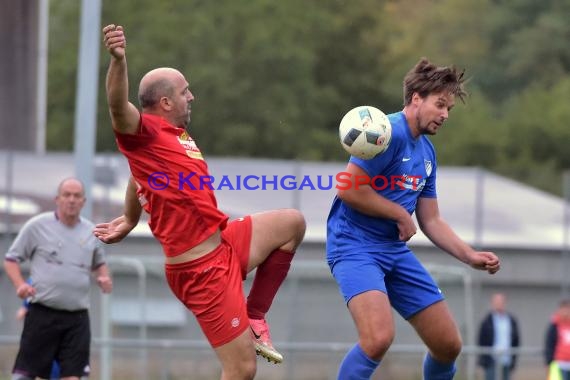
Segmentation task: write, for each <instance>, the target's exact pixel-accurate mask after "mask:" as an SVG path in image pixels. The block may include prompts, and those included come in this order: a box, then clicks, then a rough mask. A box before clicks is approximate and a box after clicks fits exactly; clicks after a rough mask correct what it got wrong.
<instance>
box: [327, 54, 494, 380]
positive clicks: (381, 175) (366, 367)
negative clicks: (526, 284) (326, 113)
mask: <svg viewBox="0 0 570 380" xmlns="http://www.w3.org/2000/svg"><path fill="white" fill-rule="evenodd" d="M463 84H464V76H463V72H459V71H457V70H456V69H455V68H454V67H438V66H436V65H434V64H432V63H430V62H429V61H428V60H427V59H425V58H422V59H421V60H420V61H419V62H418V63H417V64H416V65H415V66H414V67H413V68H412V69H411V70H410V71H409V72H408V74H407V75H406V76H405V78H404V109H403V110H402V111H401V112H397V113H394V114H391V115H388V117H389V119H390V122H391V124H392V142H391V143H390V146H389V148H388V150H387V151H386V152H384V153H383V154H381V155H378V156H376V157H375V158H373V159H371V160H362V159H358V158H355V157H351V159H350V161H349V163H348V166H347V169H346V173H347V175H349V176H350V177H351V178H352V179H353V182H352V183H353V185H351V186H343V187H342V188H341V187H340V186H339V190H338V194H337V196H336V198H335V200H334V203H333V205H332V208H331V210H330V214H329V217H328V222H327V261H328V264H329V266H330V269H331V272H332V274H333V276H334V278H335V280H336V281H337V283H338V285H339V288H340V292H341V294H342V296H343V297H344V299H345V301H346V303H347V306H348V309H349V311H350V314H351V315H352V318H353V319H354V322H355V325H356V328H357V330H358V337H359V339H358V343H357V344H356V345H355V346H354V347H353V348H352V349H351V350H350V351H349V352H348V353H347V354H346V356H345V358H344V359H343V361H342V363H341V365H340V368H339V372H338V379H339V380H348V379H350V380H356V379H370V378H371V376H372V374H373V372H374V370H375V369H376V368H377V367H378V365H379V364H380V361H381V359H382V357H383V356H384V354H385V353H386V351H387V350H388V348H389V346H390V344H391V343H392V341H393V339H394V321H393V320H392V313H391V307H393V308H394V309H395V310H396V311H397V312H398V313H399V314H400V315H401V316H402V317H403V318H405V319H406V320H407V321H408V322H409V323H410V324H411V325H412V326H413V327H414V328H415V330H416V331H417V333H418V335H419V336H420V338H421V339H422V340H423V342H424V343H425V344H426V345H427V347H428V349H429V351H428V354H427V355H426V358H425V360H424V368H423V373H424V379H425V380H436V379H437V380H448V379H452V378H453V376H454V374H455V360H456V358H457V356H458V355H459V352H460V351H461V336H460V334H459V331H458V329H457V326H456V324H455V321H454V320H453V317H452V316H451V313H450V311H449V309H448V307H447V304H446V302H445V301H444V297H443V295H442V294H441V291H440V290H439V289H438V287H437V285H436V284H435V282H434V280H433V279H432V278H431V276H430V275H429V273H428V272H427V270H426V269H425V268H424V267H423V266H422V264H421V263H420V262H419V261H418V259H417V258H416V257H415V255H414V254H413V252H412V251H410V249H409V248H408V246H407V244H406V242H407V241H408V240H409V239H410V238H411V237H412V236H413V235H414V234H415V233H416V226H415V224H414V222H413V220H412V214H413V213H414V212H415V213H416V219H417V221H418V224H419V227H420V228H421V229H422V232H423V233H424V234H425V235H426V236H427V237H428V238H429V239H430V240H431V241H432V242H433V243H434V244H435V245H436V246H438V247H439V248H440V249H442V250H443V251H445V252H448V253H449V254H450V255H452V256H454V257H455V258H457V259H458V260H460V261H461V262H463V263H465V264H468V265H470V266H471V267H473V268H475V269H480V270H486V271H487V272H488V273H490V274H493V273H495V272H497V271H498V270H499V267H500V263H499V259H498V258H497V256H496V255H495V254H494V253H492V252H480V251H475V250H474V249H473V248H471V247H470V246H469V245H467V244H466V243H464V242H463V241H462V240H461V239H460V238H459V237H458V236H457V235H456V234H455V233H454V232H453V230H452V229H451V228H450V227H449V225H448V224H447V223H446V222H445V221H444V220H443V219H442V217H441V216H440V214H439V209H438V203H437V192H436V174H437V163H436V157H435V151H434V147H433V145H432V144H431V142H430V141H429V139H428V138H427V137H426V135H435V134H436V133H437V131H438V130H439V128H440V127H441V126H442V125H443V123H444V122H445V121H446V120H447V118H448V116H449V112H450V110H451V109H452V108H453V106H454V103H455V98H456V97H457V98H460V99H461V100H462V101H463V100H464V97H465V96H466V92H465V90H464V88H463ZM374 177H376V180H375V181H371V182H370V183H368V184H364V185H363V184H362V183H363V182H366V181H363V180H362V178H370V179H373V178H374Z"/></svg>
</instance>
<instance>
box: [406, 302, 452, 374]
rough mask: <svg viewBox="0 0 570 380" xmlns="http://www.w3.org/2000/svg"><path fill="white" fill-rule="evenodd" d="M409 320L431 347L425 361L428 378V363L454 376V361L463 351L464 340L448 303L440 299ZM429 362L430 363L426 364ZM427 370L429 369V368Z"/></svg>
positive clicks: (436, 369) (434, 368)
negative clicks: (462, 340)
mask: <svg viewBox="0 0 570 380" xmlns="http://www.w3.org/2000/svg"><path fill="white" fill-rule="evenodd" d="M409 322H410V323H411V324H412V326H414V328H415V329H416V331H417V332H418V335H419V336H420V338H421V339H422V340H423V341H424V343H425V344H426V346H427V347H428V349H429V354H428V355H427V356H426V362H424V376H425V377H426V379H428V380H429V376H427V375H426V369H427V366H428V365H429V366H431V367H432V368H431V369H432V370H435V371H439V372H440V373H441V372H444V373H448V374H449V375H448V376H449V378H450V379H451V378H453V374H454V373H455V366H454V363H455V360H456V359H457V356H459V353H460V352H461V345H462V342H461V335H460V334H459V330H458V328H457V325H456V324H455V321H454V320H453V317H452V315H451V312H450V311H449V308H448V306H447V303H446V302H445V301H439V302H437V303H435V304H433V305H431V306H428V307H427V308H426V309H424V310H422V311H420V312H419V313H418V314H416V315H414V316H413V317H412V318H410V320H409ZM428 362H429V364H426V363H428ZM446 367H447V368H446ZM427 370H428V371H429V368H428V369H427ZM434 373H435V372H434ZM439 378H443V377H438V379H439Z"/></svg>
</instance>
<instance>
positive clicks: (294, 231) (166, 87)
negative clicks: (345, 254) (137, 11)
mask: <svg viewBox="0 0 570 380" xmlns="http://www.w3.org/2000/svg"><path fill="white" fill-rule="evenodd" d="M103 34H104V42H105V45H106V47H107V50H108V51H109V53H110V55H111V62H110V64H109V70H108V73H107V80H106V89H107V101H108V104H109V111H110V114H111V122H112V125H113V130H114V132H115V135H116V137H117V143H118V146H119V149H120V150H121V152H122V153H123V154H124V155H125V157H126V158H127V160H128V162H129V166H130V169H131V173H132V177H131V179H130V181H129V186H128V188H127V194H126V196H125V212H124V215H122V216H120V217H119V218H117V219H115V220H113V221H111V222H109V223H101V224H98V225H97V226H96V228H95V231H94V233H95V235H96V236H97V237H98V238H99V239H101V240H102V241H104V242H106V243H114V242H117V241H120V240H121V239H122V238H123V237H125V236H126V235H127V234H128V233H129V232H130V231H131V230H132V229H133V228H134V226H135V225H136V224H137V223H138V221H139V217H140V214H141V212H142V209H143V208H144V210H145V211H147V212H148V213H149V214H150V218H149V225H150V228H151V230H152V233H153V234H154V236H155V237H156V238H157V239H158V240H159V242H160V243H161V245H162V247H163V250H164V254H165V256H166V258H165V271H166V278H167V281H168V284H169V286H170V288H171V289H172V291H173V292H174V294H175V295H176V296H177V298H178V299H179V300H180V301H181V302H182V303H183V304H184V305H185V306H186V307H187V308H188V309H190V310H191V311H192V312H193V313H194V315H195V316H196V318H197V320H198V322H199V324H200V326H201V328H202V330H203V332H204V334H205V335H206V337H207V339H208V340H209V342H210V344H211V345H212V347H213V348H214V350H215V352H216V354H217V356H218V358H219V360H220V362H221V364H222V376H221V378H222V379H252V378H253V377H254V376H255V372H256V360H255V353H256V352H257V353H258V354H260V355H262V356H264V357H265V358H267V359H268V360H270V361H273V362H275V363H279V362H281V361H282V360H283V357H282V355H281V354H280V353H279V352H277V351H276V350H275V348H274V347H273V345H272V343H271V339H270V335H269V328H268V326H267V323H266V322H265V314H266V313H267V311H268V310H269V307H270V305H271V303H272V301H273V298H274V297H275V294H276V293H277V290H278V289H279V287H280V285H281V283H282V282H283V281H284V279H285V277H286V275H287V272H288V270H289V267H290V265H291V260H292V258H293V255H294V252H295V250H296V248H297V246H298V245H299V244H300V243H301V240H302V239H303V236H304V233H305V221H304V218H303V216H302V214H301V213H300V212H298V211H297V210H292V209H283V210H274V211H268V212H263V213H258V214H253V215H250V216H246V217H244V218H239V219H237V220H235V221H230V222H228V217H227V216H226V215H225V214H224V213H223V212H221V211H220V210H219V209H218V207H217V203H216V198H215V196H214V193H213V190H211V189H210V188H209V187H208V186H203V184H202V186H201V184H200V183H199V179H200V178H202V177H203V176H206V175H208V167H207V165H206V162H205V161H204V159H203V157H202V154H201V153H200V150H199V149H198V147H197V146H196V144H195V143H194V141H193V140H192V138H191V137H190V135H189V134H188V132H187V130H186V129H187V127H188V124H189V122H190V112H191V107H190V106H191V103H192V101H193V100H194V96H193V95H192V93H191V92H190V90H189V87H188V86H189V85H188V82H187V81H186V79H185V77H184V75H182V73H180V72H179V71H178V70H175V69H172V68H158V69H155V70H152V71H150V72H148V73H147V74H146V75H145V76H144V77H143V78H142V80H141V81H140V84H139V93H138V98H139V103H140V106H141V108H142V112H139V110H138V109H137V108H136V107H135V106H134V105H133V104H131V103H130V102H129V101H128V75H127V61H126V55H125V50H126V49H125V48H126V39H125V34H124V31H123V28H122V27H121V26H115V25H108V26H106V27H104V28H103ZM254 268H257V271H256V275H255V278H254V280H253V284H252V287H251V291H250V293H249V295H248V297H247V302H246V300H245V298H244V294H243V288H242V280H243V279H245V276H246V274H247V273H248V272H250V271H252V270H253V269H254Z"/></svg>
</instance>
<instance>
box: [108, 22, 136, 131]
mask: <svg viewBox="0 0 570 380" xmlns="http://www.w3.org/2000/svg"><path fill="white" fill-rule="evenodd" d="M103 41H104V42H105V47H106V48H107V50H108V51H109V54H110V55H111V62H110V63H109V70H108V72H107V80H106V90H107V102H108V104H109V112H110V114H111V123H112V125H113V129H114V130H116V131H117V132H120V133H127V134H134V133H136V132H137V130H138V127H139V121H140V113H139V111H138V109H137V108H136V107H135V106H134V105H133V104H132V103H130V102H129V80H128V74H127V58H126V54H125V51H126V47H127V40H126V38H125V33H124V31H123V27H122V26H120V25H113V24H111V25H107V26H105V27H104V28H103Z"/></svg>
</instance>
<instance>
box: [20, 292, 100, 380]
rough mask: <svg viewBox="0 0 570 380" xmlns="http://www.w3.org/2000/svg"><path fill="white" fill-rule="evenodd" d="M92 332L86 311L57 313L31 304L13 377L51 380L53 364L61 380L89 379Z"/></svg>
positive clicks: (58, 311)
mask: <svg viewBox="0 0 570 380" xmlns="http://www.w3.org/2000/svg"><path fill="white" fill-rule="evenodd" d="M90 344H91V331H90V324H89V313H88V312H87V310H81V311H63V310H55V309H51V308H49V307H46V306H43V305H40V304H34V303H33V304H30V309H29V311H28V313H27V314H26V319H25V320H24V329H23V330H22V338H21V340H20V350H19V352H18V356H17V357H16V363H15V364H14V370H13V372H14V373H20V374H23V375H26V376H28V377H32V378H33V377H41V378H43V379H49V378H50V373H51V369H52V364H53V361H54V360H56V361H57V362H58V363H59V366H60V369H61V371H60V374H61V377H69V376H77V377H82V376H87V375H89V348H90V347H89V346H90Z"/></svg>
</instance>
